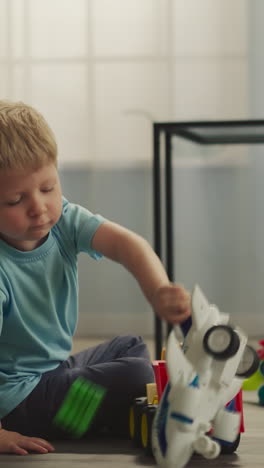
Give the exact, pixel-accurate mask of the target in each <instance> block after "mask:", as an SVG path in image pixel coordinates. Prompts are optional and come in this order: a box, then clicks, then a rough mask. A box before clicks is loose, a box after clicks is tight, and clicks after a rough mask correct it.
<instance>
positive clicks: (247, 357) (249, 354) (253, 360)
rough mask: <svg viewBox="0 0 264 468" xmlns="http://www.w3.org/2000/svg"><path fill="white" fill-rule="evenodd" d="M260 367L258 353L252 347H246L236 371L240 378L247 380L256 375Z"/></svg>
mask: <svg viewBox="0 0 264 468" xmlns="http://www.w3.org/2000/svg"><path fill="white" fill-rule="evenodd" d="M258 367H259V357H258V353H257V352H256V351H255V349H254V348H252V346H249V345H246V347H245V349H244V352H243V356H242V358H241V361H240V363H239V366H238V368H237V371H236V375H237V376H238V377H243V378H244V379H247V378H248V377H251V375H253V374H255V372H256V371H257V370H258Z"/></svg>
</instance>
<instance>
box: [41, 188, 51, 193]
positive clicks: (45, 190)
mask: <svg viewBox="0 0 264 468" xmlns="http://www.w3.org/2000/svg"><path fill="white" fill-rule="evenodd" d="M52 190H54V187H47V188H43V189H41V191H42V192H44V193H47V192H52Z"/></svg>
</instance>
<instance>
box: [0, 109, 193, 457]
mask: <svg viewBox="0 0 264 468" xmlns="http://www.w3.org/2000/svg"><path fill="white" fill-rule="evenodd" d="M81 251H84V252H87V253H88V254H89V255H90V256H91V257H93V258H94V259H98V258H100V257H101V256H106V257H108V258H109V259H111V260H113V261H115V262H118V263H120V264H121V265H123V266H124V267H125V268H126V269H128V270H129V271H130V272H131V274H132V275H133V276H134V277H135V278H136V280H137V281H138V283H139V286H140V288H141V289H142V292H143V294H144V295H145V297H146V299H147V300H148V301H149V303H150V304H151V306H152V308H153V310H154V312H155V313H156V314H157V315H158V316H159V317H160V318H162V319H165V320H167V321H169V322H171V323H180V322H181V321H183V320H186V318H187V317H188V316H189V315H190V313H191V312H190V296H189V293H188V292H187V291H185V289H184V288H182V287H181V286H179V285H175V284H172V283H170V282H169V280H168V277H167V275H166V272H165V270H164V268H163V266H162V264H161V262H160V260H159V259H158V257H157V256H156V254H155V253H154V251H153V250H152V248H151V247H150V245H149V244H148V243H147V242H146V241H145V240H144V239H143V238H142V237H140V236H139V235H137V234H135V233H133V232H131V231H129V230H127V229H125V228H123V227H121V226H119V225H117V224H115V223H112V222H110V221H108V220H106V219H104V218H103V217H102V216H99V215H93V214H92V213H90V212H89V211H88V210H86V209H84V208H83V207H80V206H78V205H74V204H71V203H69V202H68V201H67V200H66V199H65V198H64V197H63V196H62V193H61V186H60V180H59V176H58V172H57V145H56V141H55V138H54V135H53V133H52V131H51V129H50V128H49V126H48V124H47V122H46V121H45V119H44V118H43V116H42V115H41V114H39V112H38V111H36V110H35V109H33V108H32V107H30V106H27V105H25V104H23V103H12V102H8V101H0V420H1V422H2V429H0V452H10V453H16V454H21V455H23V454H27V453H28V451H35V452H38V453H46V452H49V451H52V450H54V449H53V446H52V445H51V444H50V443H49V442H48V441H47V440H46V438H49V439H52V438H60V437H65V436H66V434H65V433H63V431H60V430H59V429H57V428H55V427H54V425H53V424H52V421H53V419H54V416H55V414H56V413H57V411H58V409H59V407H60V406H61V404H62V401H63V399H64V397H65V395H66V393H67V391H68V390H69V388H70V386H71V385H72V383H73V382H74V381H75V380H76V379H77V378H78V377H84V378H86V379H88V380H89V381H92V382H94V383H95V384H99V385H102V386H103V387H104V388H105V389H106V396H105V399H104V401H103V403H102V406H101V408H100V409H99V411H98V413H97V414H96V417H95V420H94V423H93V425H92V428H91V431H89V433H90V432H96V431H101V430H109V431H111V433H113V432H115V431H116V432H117V431H118V430H119V429H120V430H121V431H122V428H123V427H124V425H125V424H126V422H127V410H128V408H129V405H130V402H131V401H132V399H133V398H135V397H136V396H139V395H141V394H142V392H143V389H144V386H145V383H147V382H150V381H151V380H152V379H153V373H152V367H151V362H150V359H149V355H148V351H147V349H146V346H145V344H144V343H143V342H142V339H141V338H140V337H137V336H119V337H115V338H113V339H112V340H110V341H109V342H106V343H102V344H100V345H98V346H96V347H94V348H91V349H88V350H84V351H83V352H81V353H78V354H77V355H75V356H69V354H70V351H71V345H72V337H73V335H74V332H75V329H76V324H77V310H78V298H77V255H78V253H79V252H81Z"/></svg>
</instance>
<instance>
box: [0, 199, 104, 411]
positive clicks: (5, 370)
mask: <svg viewBox="0 0 264 468" xmlns="http://www.w3.org/2000/svg"><path fill="white" fill-rule="evenodd" d="M104 221H105V219H104V218H103V217H102V216H99V215H93V214H92V213H90V212H89V211H88V210H86V209H85V208H83V207H80V206H78V205H74V204H71V203H69V202H68V201H67V200H66V199H64V198H63V207H62V214H61V217H60V219H59V221H58V223H57V224H56V225H55V226H54V227H53V228H52V229H51V231H50V233H49V235H48V238H47V239H46V241H45V242H44V243H43V244H42V245H41V246H40V247H38V248H36V249H35V250H32V251H28V252H22V251H19V250H17V249H15V248H13V247H11V246H10V245H8V244H6V243H5V242H4V241H2V240H0V420H1V419H2V418H3V417H4V416H5V415H6V414H8V413H9V412H10V411H11V410H12V409H14V408H15V407H16V406H17V405H18V404H19V403H21V402H22V401H23V400H24V399H25V398H26V397H27V396H28V395H29V393H30V392H31V391H32V390H33V389H34V387H35V386H36V385H37V384H38V382H39V380H40V378H41V375H42V374H43V373H44V372H47V371H49V370H52V369H55V368H56V367H57V366H58V365H59V364H60V362H61V361H64V360H65V359H67V358H68V356H69V353H70V351H71V346H72V336H73V334H74V332H75V330H76V326H77V316H78V284H77V283H78V277H77V254H78V253H79V252H87V253H88V254H89V255H90V256H91V257H93V258H95V259H99V258H100V257H101V255H100V254H98V253H97V252H95V251H94V250H93V249H92V247H91V241H92V238H93V235H94V233H95V232H96V230H97V228H98V227H99V226H100V225H101V223H103V222H104Z"/></svg>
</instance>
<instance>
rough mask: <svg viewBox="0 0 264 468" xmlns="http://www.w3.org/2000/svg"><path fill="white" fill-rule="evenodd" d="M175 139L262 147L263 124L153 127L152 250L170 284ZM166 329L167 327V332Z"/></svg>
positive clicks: (158, 331)
mask: <svg viewBox="0 0 264 468" xmlns="http://www.w3.org/2000/svg"><path fill="white" fill-rule="evenodd" d="M161 135H164V137H165V138H164V146H165V151H164V153H165V154H164V156H165V170H164V180H163V182H164V192H165V196H164V201H163V202H162V193H161V185H162V184H161V181H162V179H161V177H162V171H161V151H160V149H161V148H160V146H161V141H160V138H161ZM175 136H178V137H180V138H184V139H187V140H190V141H193V142H196V143H198V144H202V145H214V144H219V145H223V144H224V145H227V144H255V143H264V120H229V121H228V120H225V121H221V120H219V121H212V122H208V121H204V122H202V121H198V122H196V121H193V122H160V123H154V124H153V202H154V249H155V252H156V253H157V255H158V256H159V257H160V259H161V260H162V261H163V262H164V263H165V268H166V271H167V273H168V277H169V279H170V280H171V281H174V255H173V254H174V252H173V180H172V150H171V149H172V138H173V137H175ZM163 208H164V209H165V244H166V247H165V249H166V256H165V261H164V255H163V252H162V209H163ZM169 329H170V327H168V331H169ZM162 341H163V337H162V322H161V320H160V319H159V318H158V317H157V316H156V317H155V354H156V359H160V355H161V350H162V344H163V343H162Z"/></svg>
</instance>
